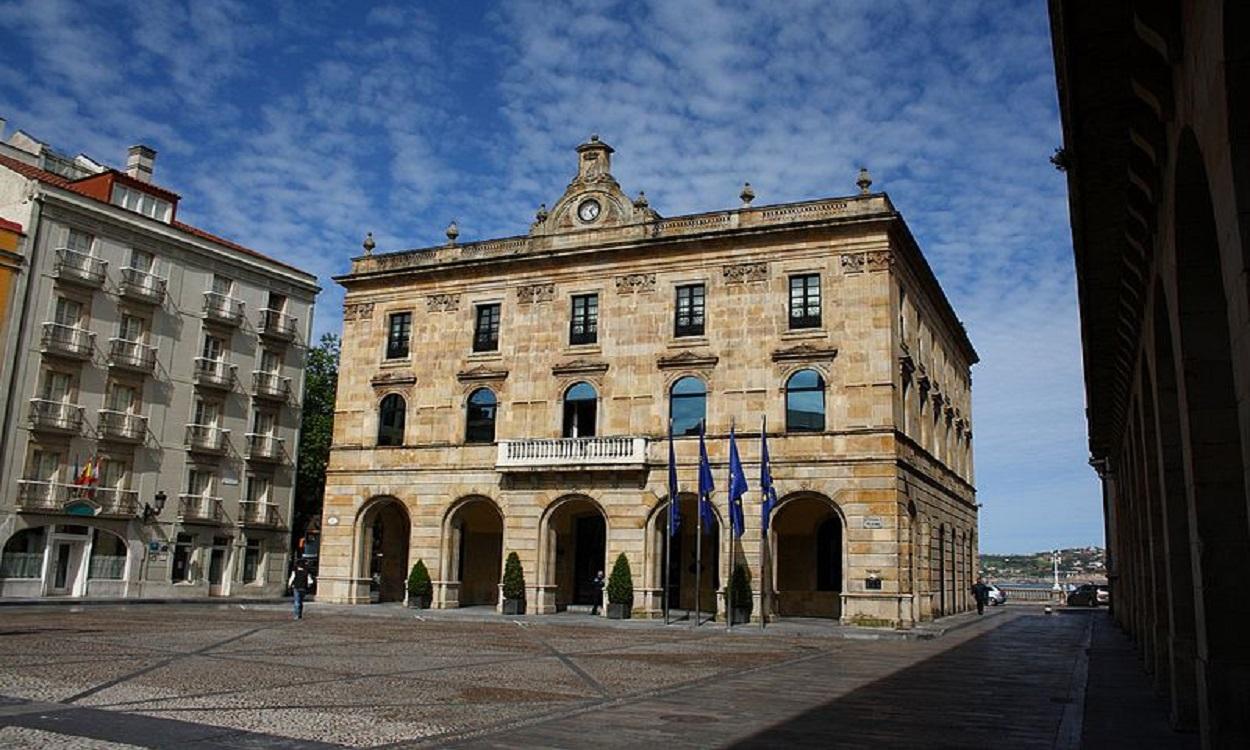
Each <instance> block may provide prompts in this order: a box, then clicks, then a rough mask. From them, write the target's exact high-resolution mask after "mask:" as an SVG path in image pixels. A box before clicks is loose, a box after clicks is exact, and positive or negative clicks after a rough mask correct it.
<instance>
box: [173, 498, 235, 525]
mask: <svg viewBox="0 0 1250 750" xmlns="http://www.w3.org/2000/svg"><path fill="white" fill-rule="evenodd" d="M225 518H226V512H225V510H224V509H223V508H222V507H221V498H219V497H211V496H209V495H179V496H178V522H179V523H187V522H189V521H199V522H201V523H221V522H222V521H223V520H225Z"/></svg>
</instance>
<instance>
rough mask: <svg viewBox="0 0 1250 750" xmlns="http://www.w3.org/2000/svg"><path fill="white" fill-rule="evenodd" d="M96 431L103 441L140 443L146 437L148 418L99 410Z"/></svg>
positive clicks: (128, 413)
mask: <svg viewBox="0 0 1250 750" xmlns="http://www.w3.org/2000/svg"><path fill="white" fill-rule="evenodd" d="M96 429H97V431H99V433H100V437H101V438H104V439H105V440H117V441H120V442H123V443H142V442H143V441H144V440H146V439H147V436H148V418H147V417H145V416H143V415H142V414H131V413H130V412H125V411H114V410H112V409H101V410H100V421H99V422H98V423H97V425H96Z"/></svg>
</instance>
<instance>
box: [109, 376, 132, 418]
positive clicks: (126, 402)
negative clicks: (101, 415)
mask: <svg viewBox="0 0 1250 750" xmlns="http://www.w3.org/2000/svg"><path fill="white" fill-rule="evenodd" d="M108 408H109V409H111V410H113V411H120V412H124V413H127V414H133V413H135V412H137V411H138V410H139V389H137V388H135V387H134V386H132V385H129V384H127V383H113V384H112V385H111V386H109V396H108Z"/></svg>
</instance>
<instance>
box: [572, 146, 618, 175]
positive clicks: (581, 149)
mask: <svg viewBox="0 0 1250 750" xmlns="http://www.w3.org/2000/svg"><path fill="white" fill-rule="evenodd" d="M614 151H615V149H613V148H612V147H611V146H609V145H608V144H606V143H604V142H603V141H601V140H599V136H598V134H594V135H591V136H590V140H589V141H586V142H585V143H583V144H582V145H580V146H578V147H577V156H578V159H577V181H578V182H599V181H600V180H604V179H609V180H610V179H612V154H613V152H614Z"/></svg>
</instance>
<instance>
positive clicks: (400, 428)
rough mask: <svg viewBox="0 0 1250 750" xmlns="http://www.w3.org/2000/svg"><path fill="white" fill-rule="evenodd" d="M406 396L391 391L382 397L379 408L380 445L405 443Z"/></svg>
mask: <svg viewBox="0 0 1250 750" xmlns="http://www.w3.org/2000/svg"><path fill="white" fill-rule="evenodd" d="M406 406H407V405H406V404H405V403H404V397H403V396H400V395H399V394H398V393H391V394H388V395H387V396H386V398H383V399H382V404H381V406H380V407H379V409H378V445H382V446H387V445H403V444H404V418H405V416H406V415H405V413H404V412H405V409H406Z"/></svg>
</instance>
